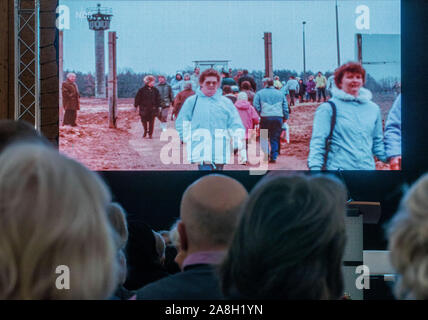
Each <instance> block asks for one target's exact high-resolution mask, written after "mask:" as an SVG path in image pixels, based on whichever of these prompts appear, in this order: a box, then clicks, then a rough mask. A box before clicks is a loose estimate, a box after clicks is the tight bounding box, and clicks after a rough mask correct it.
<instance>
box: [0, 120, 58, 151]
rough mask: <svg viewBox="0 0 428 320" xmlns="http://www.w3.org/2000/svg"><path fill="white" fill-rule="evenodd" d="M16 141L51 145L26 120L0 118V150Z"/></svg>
mask: <svg viewBox="0 0 428 320" xmlns="http://www.w3.org/2000/svg"><path fill="white" fill-rule="evenodd" d="M18 141H26V142H29V143H30V142H37V143H41V144H44V145H46V146H50V145H51V144H50V143H49V141H48V139H46V138H45V137H44V136H43V135H41V134H40V133H39V132H38V131H37V130H36V129H34V126H32V125H31V124H29V123H28V122H26V121H22V120H17V121H14V120H6V119H3V120H0V152H2V150H3V149H4V148H6V146H8V145H9V144H12V143H14V142H18Z"/></svg>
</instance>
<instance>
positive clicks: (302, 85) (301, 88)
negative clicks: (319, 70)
mask: <svg viewBox="0 0 428 320" xmlns="http://www.w3.org/2000/svg"><path fill="white" fill-rule="evenodd" d="M305 93H306V84H305V83H304V82H302V83H299V95H301V96H304V95H305Z"/></svg>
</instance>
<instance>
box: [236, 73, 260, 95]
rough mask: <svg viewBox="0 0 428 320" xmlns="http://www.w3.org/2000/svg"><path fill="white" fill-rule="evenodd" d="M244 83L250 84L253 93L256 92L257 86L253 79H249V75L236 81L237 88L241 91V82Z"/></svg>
mask: <svg viewBox="0 0 428 320" xmlns="http://www.w3.org/2000/svg"><path fill="white" fill-rule="evenodd" d="M244 81H248V82H249V83H250V84H251V88H253V91H254V92H256V91H257V85H256V82H255V81H254V78H253V77H250V76H249V75H246V76H242V77H241V78H239V79H238V85H239V88H240V89H242V86H241V85H242V82H244Z"/></svg>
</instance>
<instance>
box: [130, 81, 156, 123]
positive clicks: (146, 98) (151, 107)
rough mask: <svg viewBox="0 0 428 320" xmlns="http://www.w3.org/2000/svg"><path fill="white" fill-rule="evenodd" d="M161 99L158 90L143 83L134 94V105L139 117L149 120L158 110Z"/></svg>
mask: <svg viewBox="0 0 428 320" xmlns="http://www.w3.org/2000/svg"><path fill="white" fill-rule="evenodd" d="M161 104H162V101H161V97H160V94H159V90H158V89H156V88H155V87H153V88H150V87H149V86H147V85H145V86H144V87H142V88H140V90H138V92H137V95H136V96H135V102H134V106H135V108H139V111H140V116H141V119H143V120H146V121H148V120H150V119H151V118H153V117H155V116H156V115H157V112H158V108H160V107H161Z"/></svg>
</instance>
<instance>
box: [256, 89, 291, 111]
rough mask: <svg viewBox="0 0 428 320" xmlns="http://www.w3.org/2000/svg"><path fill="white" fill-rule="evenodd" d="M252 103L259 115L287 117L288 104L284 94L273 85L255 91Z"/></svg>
mask: <svg viewBox="0 0 428 320" xmlns="http://www.w3.org/2000/svg"><path fill="white" fill-rule="evenodd" d="M253 105H254V107H255V108H256V110H257V112H258V113H259V114H260V116H261V117H281V118H285V119H288V104H287V99H286V98H285V95H284V93H283V92H281V91H280V90H277V89H275V88H274V87H267V88H264V89H262V90H260V91H259V92H257V93H256V95H255V96H254V101H253Z"/></svg>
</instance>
